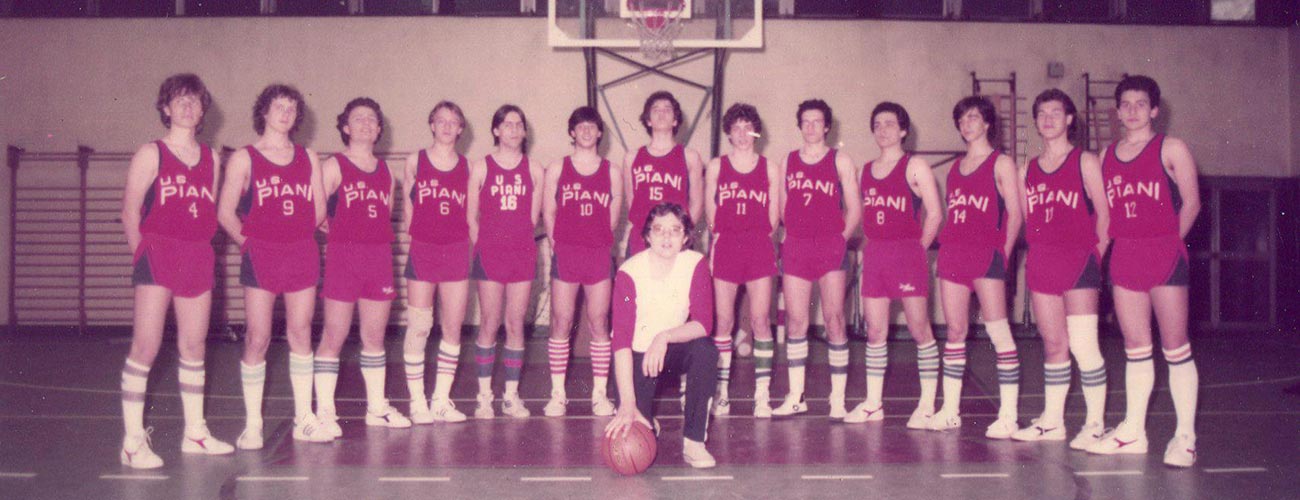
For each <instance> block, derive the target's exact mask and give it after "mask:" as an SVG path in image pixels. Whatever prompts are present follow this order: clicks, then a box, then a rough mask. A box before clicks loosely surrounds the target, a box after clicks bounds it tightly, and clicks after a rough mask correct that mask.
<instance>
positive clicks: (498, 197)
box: [478, 155, 533, 248]
mask: <svg viewBox="0 0 1300 500" xmlns="http://www.w3.org/2000/svg"><path fill="white" fill-rule="evenodd" d="M532 207H533V177H532V176H531V175H529V170H528V157H527V156H524V157H522V158H521V159H520V160H519V165H517V166H515V168H512V169H509V170H507V169H505V168H503V167H501V165H499V164H497V161H496V160H495V159H493V158H492V155H488V156H487V176H486V177H485V178H484V180H483V187H482V188H480V189H479V195H478V227H479V229H478V245H479V246H480V247H487V248H517V247H520V246H526V245H532V244H533V219H532V213H531V212H532Z"/></svg>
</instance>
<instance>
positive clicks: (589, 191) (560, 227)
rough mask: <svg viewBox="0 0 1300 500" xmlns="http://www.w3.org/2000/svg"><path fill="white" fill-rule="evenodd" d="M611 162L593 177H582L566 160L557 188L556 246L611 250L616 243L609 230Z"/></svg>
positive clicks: (602, 165)
mask: <svg viewBox="0 0 1300 500" xmlns="http://www.w3.org/2000/svg"><path fill="white" fill-rule="evenodd" d="M612 197H613V195H612V193H611V192H610V183H609V160H604V159H602V160H600V166H599V167H597V168H596V172H595V173H593V174H591V175H582V174H581V173H579V172H578V168H577V167H575V166H574V165H573V159H572V158H571V157H568V156H566V157H564V165H563V166H561V167H560V182H559V185H558V186H556V189H555V206H556V208H555V234H553V235H552V236H553V237H554V238H555V241H556V242H557V243H567V244H570V245H579V246H585V247H608V246H610V245H613V244H614V233H613V231H611V230H610V228H609V226H610V220H609V204H610V202H611V200H612Z"/></svg>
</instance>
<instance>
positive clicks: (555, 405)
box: [542, 391, 569, 417]
mask: <svg viewBox="0 0 1300 500" xmlns="http://www.w3.org/2000/svg"><path fill="white" fill-rule="evenodd" d="M568 406H569V400H568V399H567V398H565V397H564V393H563V392H560V391H551V400H550V401H547V402H546V406H545V407H543V408H542V414H543V415H546V416H548V417H563V416H564V414H565V413H568Z"/></svg>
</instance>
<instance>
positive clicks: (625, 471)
mask: <svg viewBox="0 0 1300 500" xmlns="http://www.w3.org/2000/svg"><path fill="white" fill-rule="evenodd" d="M657 448H658V446H657V443H656V442H655V433H654V431H652V430H650V428H649V427H646V425H645V424H643V423H641V422H634V423H633V424H632V426H631V427H629V428H628V431H627V434H624V435H622V436H612V437H611V436H609V435H606V436H605V438H604V439H602V440H601V442H600V456H601V458H603V459H604V460H605V465H606V466H608V467H609V468H610V470H612V471H614V472H617V473H619V474H621V475H624V476H632V475H636V474H640V473H642V472H645V470H646V469H649V468H650V464H651V463H654V461H655V452H656V451H657Z"/></svg>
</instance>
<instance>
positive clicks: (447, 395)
mask: <svg viewBox="0 0 1300 500" xmlns="http://www.w3.org/2000/svg"><path fill="white" fill-rule="evenodd" d="M459 364H460V344H456V345H452V344H448V343H447V341H446V340H444V341H442V342H439V343H438V375H437V379H435V380H434V382H433V399H451V383H452V382H453V381H455V380H456V367H457V365H459ZM489 380H491V379H489Z"/></svg>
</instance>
